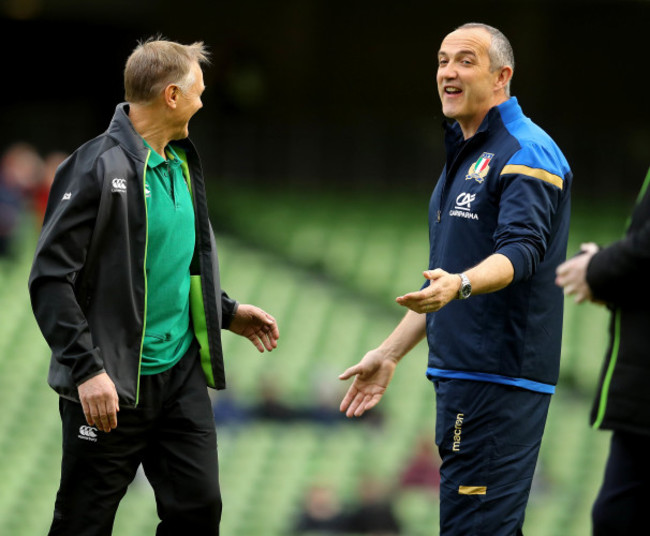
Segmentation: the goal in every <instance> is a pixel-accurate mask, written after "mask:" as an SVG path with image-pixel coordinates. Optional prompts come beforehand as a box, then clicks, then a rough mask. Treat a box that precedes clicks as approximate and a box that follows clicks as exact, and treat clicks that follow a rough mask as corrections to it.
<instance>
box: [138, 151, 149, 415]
mask: <svg viewBox="0 0 650 536" xmlns="http://www.w3.org/2000/svg"><path fill="white" fill-rule="evenodd" d="M150 156H151V149H149V150H148V152H147V158H146V159H145V161H144V170H143V172H142V192H143V199H144V215H145V218H144V222H145V233H144V263H143V266H142V272H143V274H142V275H143V276H144V312H143V315H142V337H141V339H140V355H139V356H138V380H137V385H136V391H135V405H136V406H137V405H138V403H139V402H140V376H141V374H142V348H143V347H144V334H145V331H146V330H147V296H148V294H149V291H148V288H147V251H148V248H149V212H148V210H147V195H146V190H147V164H148V163H149V157H150Z"/></svg>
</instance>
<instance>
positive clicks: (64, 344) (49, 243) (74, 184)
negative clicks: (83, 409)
mask: <svg viewBox="0 0 650 536" xmlns="http://www.w3.org/2000/svg"><path fill="white" fill-rule="evenodd" d="M82 160H83V159H82V158H80V157H79V156H78V155H77V154H74V155H72V156H71V157H70V158H69V159H68V160H66V161H65V162H64V163H63V164H62V166H61V167H60V168H59V170H58V172H57V175H56V177H55V180H54V183H53V185H52V189H51V192H50V198H49V201H48V207H47V210H46V214H45V221H44V223H43V229H42V231H41V235H40V237H39V240H38V244H37V247H36V252H35V256H34V261H33V265H32V269H31V273H30V277H29V291H30V297H31V302H32V309H33V310H34V315H35V317H36V321H37V322H38V325H39V327H40V329H41V331H42V333H43V336H44V337H45V340H46V341H47V342H48V344H49V346H50V348H51V349H52V353H53V355H54V357H55V359H57V360H58V361H59V362H60V363H62V364H63V365H66V366H69V367H70V368H71V371H72V377H73V379H74V381H75V383H76V384H77V385H79V384H80V383H82V382H83V381H84V380H86V379H88V378H90V377H92V376H94V375H96V374H98V373H99V372H101V371H102V370H103V361H102V358H101V355H100V351H99V349H98V348H96V347H94V345H93V340H92V336H91V333H90V329H89V326H88V322H87V320H86V317H85V315H84V312H83V303H80V302H82V299H80V296H79V289H78V288H77V287H78V285H77V283H78V280H79V277H80V274H81V273H82V271H83V269H84V265H85V261H86V255H87V252H88V248H89V244H90V239H91V237H92V232H93V227H94V223H95V219H96V214H97V208H98V205H99V201H100V197H101V188H100V186H99V184H98V180H97V178H96V176H97V174H96V173H94V171H93V170H92V165H90V164H89V163H88V162H83V161H82Z"/></svg>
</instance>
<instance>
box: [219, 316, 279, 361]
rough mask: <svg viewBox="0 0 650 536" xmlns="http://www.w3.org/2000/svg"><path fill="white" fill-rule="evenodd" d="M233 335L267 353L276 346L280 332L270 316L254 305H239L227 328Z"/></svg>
mask: <svg viewBox="0 0 650 536" xmlns="http://www.w3.org/2000/svg"><path fill="white" fill-rule="evenodd" d="M228 329H229V330H230V331H232V332H233V333H236V334H237V335H241V336H242V337H246V338H247V339H248V340H249V341H251V342H252V343H253V344H254V345H255V348H257V349H258V350H259V351H260V352H264V349H265V348H266V350H268V351H269V352H270V351H271V350H273V349H274V348H277V346H278V339H279V338H280V330H279V329H278V324H277V322H276V321H275V318H273V317H272V316H271V315H270V314H268V313H267V312H265V311H263V310H262V309H260V308H259V307H255V306H254V305H247V304H241V305H240V306H239V307H238V308H237V313H236V314H235V317H234V318H233V319H232V322H231V323H230V327H229V328H228Z"/></svg>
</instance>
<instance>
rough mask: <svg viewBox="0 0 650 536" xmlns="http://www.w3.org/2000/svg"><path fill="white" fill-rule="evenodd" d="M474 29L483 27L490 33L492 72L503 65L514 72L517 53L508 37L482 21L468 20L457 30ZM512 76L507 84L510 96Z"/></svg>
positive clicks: (507, 93) (507, 94) (482, 28)
mask: <svg viewBox="0 0 650 536" xmlns="http://www.w3.org/2000/svg"><path fill="white" fill-rule="evenodd" d="M472 29H481V30H485V31H486V32H487V33H489V34H490V38H491V39H490V48H489V50H488V55H489V56H490V70H491V71H492V72H494V71H496V70H497V69H501V67H506V66H507V67H510V68H511V69H512V70H513V72H514V70H515V53H514V52H513V50H512V45H511V44H510V41H508V38H507V37H506V36H505V35H503V33H502V32H501V31H500V30H497V29H496V28H495V27H494V26H489V25H488V24H483V23H481V22H468V23H466V24H463V25H462V26H459V27H458V28H456V30H472ZM511 81H512V78H511V79H510V80H509V81H508V84H507V85H506V88H505V90H506V96H508V97H510V82H511Z"/></svg>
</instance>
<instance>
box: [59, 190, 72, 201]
mask: <svg viewBox="0 0 650 536" xmlns="http://www.w3.org/2000/svg"><path fill="white" fill-rule="evenodd" d="M71 197H72V192H66V193H64V194H63V197H62V198H61V201H67V200H68V199H70V198H71Z"/></svg>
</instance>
